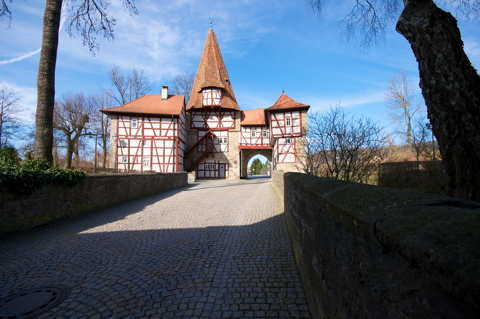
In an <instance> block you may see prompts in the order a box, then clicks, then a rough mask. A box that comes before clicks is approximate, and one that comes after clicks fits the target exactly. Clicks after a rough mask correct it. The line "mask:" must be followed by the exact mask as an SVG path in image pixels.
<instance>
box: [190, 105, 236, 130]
mask: <svg viewBox="0 0 480 319" xmlns="http://www.w3.org/2000/svg"><path fill="white" fill-rule="evenodd" d="M235 112H236V111H235V110H230V109H222V108H212V107H205V108H203V109H202V110H198V111H197V110H195V111H190V129H194V130H200V131H224V130H233V129H235Z"/></svg>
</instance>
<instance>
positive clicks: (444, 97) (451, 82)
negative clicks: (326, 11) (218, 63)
mask: <svg viewBox="0 0 480 319" xmlns="http://www.w3.org/2000/svg"><path fill="white" fill-rule="evenodd" d="M402 2H403V3H402ZM437 2H439V3H440V4H442V5H443V6H445V7H449V8H451V10H453V11H455V12H456V13H458V14H462V15H465V16H467V17H469V18H470V17H473V18H478V17H479V16H480V0H459V1H453V0H443V1H440V0H439V1H437ZM325 3H326V0H307V6H308V7H309V8H310V9H311V11H312V12H313V13H314V14H316V15H318V14H321V12H322V10H323V6H324V4H325ZM402 9H403V11H402V12H401V10H402ZM397 19H398V21H397V24H396V30H397V32H399V33H400V34H402V35H403V36H404V37H405V38H406V39H407V40H408V42H409V43H410V45H411V47H412V50H413V53H414V54H415V57H416V59H417V61H418V66H419V71H420V87H421V89H422V94H423V97H424V99H425V104H426V105H427V112H428V118H429V119H430V123H431V124H432V130H433V133H434V134H435V136H436V138H437V140H438V143H439V148H440V153H441V155H442V158H443V164H444V165H445V169H446V172H447V175H448V177H449V189H450V192H451V193H450V195H452V196H455V197H460V198H468V199H472V200H480V170H478V167H480V131H479V130H478V127H479V123H480V90H479V89H478V88H479V87H480V76H479V74H478V73H477V71H476V70H475V68H474V67H473V66H472V64H471V63H470V61H469V59H468V57H467V55H466V54H465V51H464V49H463V41H462V39H461V35H460V30H459V29H458V25H457V21H456V19H455V18H454V17H453V16H452V14H450V13H449V12H446V11H444V10H442V9H440V8H438V7H437V5H436V4H435V2H434V1H433V0H403V1H402V0H358V1H355V2H353V9H352V11H351V13H350V14H349V15H348V16H347V17H345V19H344V20H343V21H342V23H341V27H342V30H343V31H344V32H345V34H346V36H347V39H350V38H355V37H357V36H359V39H360V41H359V43H360V45H361V46H364V47H367V46H369V45H372V44H376V43H377V41H379V40H383V39H384V34H385V30H386V28H387V27H391V26H392V25H393V23H394V22H395V21H396V20H397Z"/></svg>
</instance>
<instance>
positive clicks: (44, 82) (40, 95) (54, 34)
mask: <svg viewBox="0 0 480 319" xmlns="http://www.w3.org/2000/svg"><path fill="white" fill-rule="evenodd" d="M61 9H62V0H47V4H46V6H45V14H44V15H43V35H42V51H41V53H40V63H39V66H38V77H37V114H36V119H35V157H36V158H45V159H46V160H47V161H49V162H50V163H52V162H53V156H52V146H53V107H54V103H55V65H56V63H57V48H58V32H59V28H60V14H61Z"/></svg>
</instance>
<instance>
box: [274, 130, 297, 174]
mask: <svg viewBox="0 0 480 319" xmlns="http://www.w3.org/2000/svg"><path fill="white" fill-rule="evenodd" d="M287 140H290V143H287V142H288V141H287ZM296 152H297V141H296V138H295V137H286V138H283V137H281V138H278V139H277V140H276V141H275V145H274V148H273V168H274V169H276V167H277V164H282V163H296V161H297V156H296Z"/></svg>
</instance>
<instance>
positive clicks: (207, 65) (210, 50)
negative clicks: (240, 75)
mask: <svg viewBox="0 0 480 319" xmlns="http://www.w3.org/2000/svg"><path fill="white" fill-rule="evenodd" d="M207 87H216V88H220V89H222V108H229V109H235V110H237V111H240V107H239V106H238V104H237V100H236V99H235V94H234V93H233V89H232V85H231V83H230V79H229V77H228V73H227V69H226V68H225V63H224V62H223V58H222V53H221V52H220V48H219V46H218V43H217V38H216V37H215V33H214V32H213V30H212V29H210V30H209V31H208V36H207V41H206V42H205V47H204V48H203V53H202V58H201V59H200V64H199V66H198V70H197V75H196V77H195V82H194V83H193V89H192V93H191V95H190V100H189V102H188V106H187V110H190V109H197V108H203V102H202V89H204V88H207Z"/></svg>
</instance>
